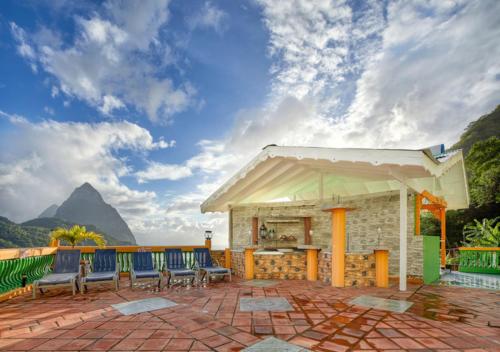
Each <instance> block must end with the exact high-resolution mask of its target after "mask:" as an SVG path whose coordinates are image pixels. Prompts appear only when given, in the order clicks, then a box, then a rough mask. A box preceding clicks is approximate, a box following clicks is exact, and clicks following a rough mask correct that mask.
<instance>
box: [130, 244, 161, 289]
mask: <svg viewBox="0 0 500 352" xmlns="http://www.w3.org/2000/svg"><path fill="white" fill-rule="evenodd" d="M132 260H133V264H132V268H131V269H130V287H132V288H133V287H134V285H135V284H136V283H137V282H140V281H156V280H158V287H161V283H162V277H163V275H162V274H161V273H160V272H159V271H158V270H156V269H155V267H154V264H153V253H151V252H134V253H133V256H132Z"/></svg>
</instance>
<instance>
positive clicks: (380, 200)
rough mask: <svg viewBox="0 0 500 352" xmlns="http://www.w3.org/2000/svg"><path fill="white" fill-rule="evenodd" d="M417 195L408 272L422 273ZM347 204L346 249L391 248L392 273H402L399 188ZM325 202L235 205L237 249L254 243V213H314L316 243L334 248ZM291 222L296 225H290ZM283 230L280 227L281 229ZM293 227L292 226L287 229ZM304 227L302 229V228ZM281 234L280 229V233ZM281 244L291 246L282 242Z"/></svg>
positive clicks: (411, 220) (412, 201)
mask: <svg viewBox="0 0 500 352" xmlns="http://www.w3.org/2000/svg"><path fill="white" fill-rule="evenodd" d="M414 198H415V197H414V196H413V195H409V196H408V228H407V241H408V274H409V275H413V276H422V270H423V239H422V236H415V235H414V221H415V216H414V215H415V212H414V208H415V199H414ZM342 202H343V204H345V205H347V206H348V207H352V208H354V210H352V211H349V212H348V213H347V220H346V237H347V238H346V251H347V252H350V253H360V252H361V253H366V252H371V251H373V250H374V249H377V248H384V249H388V250H389V274H390V275H398V274H399V192H394V193H393V194H389V195H388V194H385V195H378V196H374V195H372V196H360V197H356V198H352V199H350V200H349V199H344V200H343V201H342ZM322 205H323V203H322V202H320V201H311V202H308V203H304V204H301V205H294V206H290V205H289V204H286V203H273V204H261V205H259V206H242V207H236V208H234V209H233V211H232V214H233V220H232V224H233V229H232V230H233V243H231V247H232V248H233V249H242V248H244V247H246V246H248V245H250V244H251V243H250V242H251V231H252V217H258V218H259V226H260V225H261V223H262V220H265V219H266V218H269V217H278V216H281V217H294V216H297V217H299V216H300V217H305V216H308V217H311V229H312V231H313V234H312V236H311V237H312V244H313V245H316V246H320V247H322V248H324V249H327V250H331V214H330V213H328V212H324V211H322ZM290 226H293V224H292V225H290ZM295 226H296V232H297V235H296V237H297V238H298V244H302V243H304V235H303V224H300V225H298V224H296V225H295ZM278 230H279V229H278ZM287 231H291V230H287ZM300 231H302V233H301V232H300ZM280 235H281V234H280V233H279V232H278V237H279V236H280ZM278 246H287V244H286V243H279V244H278Z"/></svg>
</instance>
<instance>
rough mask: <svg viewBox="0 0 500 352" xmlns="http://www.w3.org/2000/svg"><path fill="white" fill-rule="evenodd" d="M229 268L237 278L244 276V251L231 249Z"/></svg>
mask: <svg viewBox="0 0 500 352" xmlns="http://www.w3.org/2000/svg"><path fill="white" fill-rule="evenodd" d="M231 269H232V271H233V274H234V275H235V276H237V277H239V278H244V277H245V252H244V251H239V250H235V251H231Z"/></svg>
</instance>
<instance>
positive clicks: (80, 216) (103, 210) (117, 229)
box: [55, 182, 136, 244]
mask: <svg viewBox="0 0 500 352" xmlns="http://www.w3.org/2000/svg"><path fill="white" fill-rule="evenodd" d="M55 217H56V218H59V219H63V220H66V221H68V222H73V223H76V224H89V225H94V226H95V227H97V228H99V229H101V230H102V231H104V232H105V233H106V234H108V235H110V236H112V237H114V238H115V239H117V240H119V241H123V242H128V243H131V244H135V243H136V241H135V238H134V235H133V234H132V231H130V228H129V227H128V225H127V223H126V222H125V221H124V220H123V219H122V217H121V216H120V214H119V213H118V211H117V210H116V209H115V208H113V207H112V206H111V205H109V204H108V203H106V202H105V201H104V199H103V198H102V196H101V194H100V193H99V191H97V190H96V189H95V188H94V187H93V186H92V185H91V184H90V183H88V182H85V183H84V184H82V185H81V186H80V187H77V188H75V190H74V191H73V193H71V195H70V196H69V198H68V199H66V200H65V201H64V203H62V204H61V206H60V207H59V208H58V209H57V212H56V214H55Z"/></svg>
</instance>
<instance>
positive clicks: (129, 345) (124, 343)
mask: <svg viewBox="0 0 500 352" xmlns="http://www.w3.org/2000/svg"><path fill="white" fill-rule="evenodd" d="M144 341H146V340H145V339H129V338H125V339H123V340H121V341H120V343H119V344H117V345H116V346H114V347H113V351H135V350H136V349H138V348H139V347H140V346H141V345H142V344H143V343H144Z"/></svg>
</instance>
